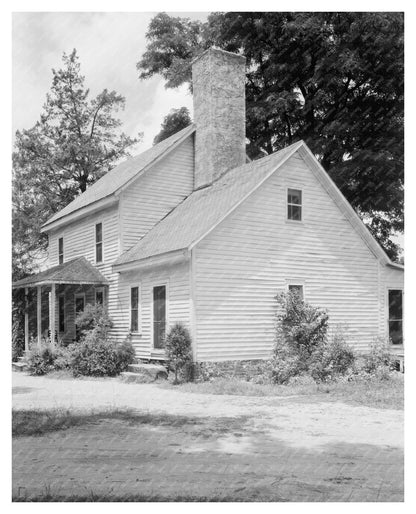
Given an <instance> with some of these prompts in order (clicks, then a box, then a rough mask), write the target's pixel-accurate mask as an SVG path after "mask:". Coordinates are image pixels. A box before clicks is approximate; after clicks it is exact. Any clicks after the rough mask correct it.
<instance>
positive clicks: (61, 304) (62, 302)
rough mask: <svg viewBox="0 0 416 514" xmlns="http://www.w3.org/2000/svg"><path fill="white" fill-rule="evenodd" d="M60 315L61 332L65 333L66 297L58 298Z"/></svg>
mask: <svg viewBox="0 0 416 514" xmlns="http://www.w3.org/2000/svg"><path fill="white" fill-rule="evenodd" d="M58 313H59V316H58V318H59V321H58V324H59V332H65V297H64V296H59V297H58Z"/></svg>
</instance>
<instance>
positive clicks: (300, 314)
mask: <svg viewBox="0 0 416 514" xmlns="http://www.w3.org/2000/svg"><path fill="white" fill-rule="evenodd" d="M276 300H277V303H278V315H277V323H276V345H275V349H274V355H273V359H272V380H273V382H275V383H276V384H287V383H288V382H289V380H290V379H291V378H293V377H296V376H300V375H309V376H311V377H312V378H313V379H314V380H315V381H316V382H325V381H327V380H330V379H333V378H335V377H338V376H342V375H344V374H345V373H347V371H348V370H349V369H350V368H351V367H352V366H353V364H354V361H355V356H354V353H353V351H352V350H351V348H350V347H349V346H348V345H347V343H346V341H345V339H344V337H343V335H342V334H341V333H335V334H334V335H333V337H332V339H329V338H328V321H329V317H328V313H327V312H326V311H325V310H324V309H321V308H319V307H315V306H313V305H310V304H308V303H307V302H304V301H303V300H302V298H301V297H300V296H299V295H298V294H296V293H292V292H287V293H280V294H278V295H277V296H276Z"/></svg>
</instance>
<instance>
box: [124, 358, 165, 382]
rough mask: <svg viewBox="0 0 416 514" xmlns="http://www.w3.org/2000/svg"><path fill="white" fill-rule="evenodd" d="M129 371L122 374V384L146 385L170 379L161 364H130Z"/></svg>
mask: <svg viewBox="0 0 416 514" xmlns="http://www.w3.org/2000/svg"><path fill="white" fill-rule="evenodd" d="M127 370H128V371H123V372H122V373H121V374H120V380H121V381H122V382H127V383H138V384H146V383H151V382H154V381H155V380H158V379H166V378H168V372H167V370H166V368H165V367H164V366H162V365H160V364H142V363H140V364H130V365H129V367H128V368H127Z"/></svg>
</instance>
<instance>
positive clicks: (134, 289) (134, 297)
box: [131, 287, 139, 309]
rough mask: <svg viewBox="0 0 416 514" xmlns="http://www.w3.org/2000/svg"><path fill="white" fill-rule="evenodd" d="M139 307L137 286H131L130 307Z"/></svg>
mask: <svg viewBox="0 0 416 514" xmlns="http://www.w3.org/2000/svg"><path fill="white" fill-rule="evenodd" d="M138 307H139V288H138V287H132V288H131V308H132V309H137V308H138Z"/></svg>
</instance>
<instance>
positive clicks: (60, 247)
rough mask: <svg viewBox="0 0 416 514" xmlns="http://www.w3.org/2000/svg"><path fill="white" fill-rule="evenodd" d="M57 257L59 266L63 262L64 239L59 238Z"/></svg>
mask: <svg viewBox="0 0 416 514" xmlns="http://www.w3.org/2000/svg"><path fill="white" fill-rule="evenodd" d="M58 257H59V264H62V263H63V262H64V238H63V237H60V238H59V239H58Z"/></svg>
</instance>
